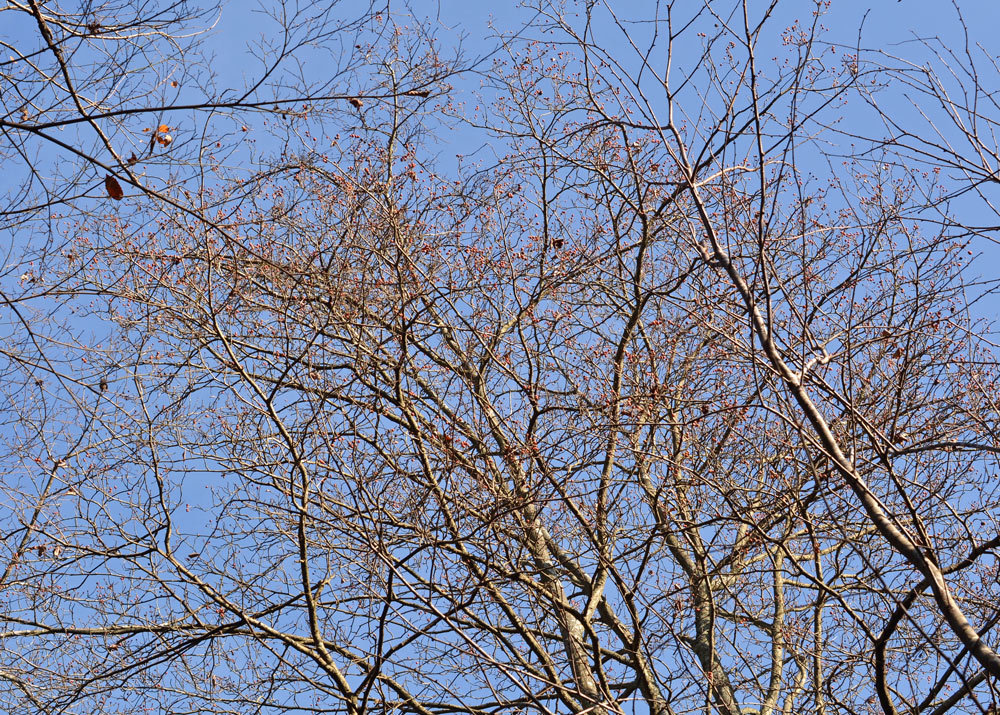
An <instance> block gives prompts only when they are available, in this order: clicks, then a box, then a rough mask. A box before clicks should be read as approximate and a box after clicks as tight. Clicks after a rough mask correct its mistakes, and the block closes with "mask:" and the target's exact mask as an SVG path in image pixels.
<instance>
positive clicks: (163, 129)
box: [156, 124, 170, 134]
mask: <svg viewBox="0 0 1000 715" xmlns="http://www.w3.org/2000/svg"><path fill="white" fill-rule="evenodd" d="M156 131H158V132H159V133H160V134H166V133H167V132H169V131H170V127H168V126H167V125H166V124H161V125H160V126H158V127H157V128H156Z"/></svg>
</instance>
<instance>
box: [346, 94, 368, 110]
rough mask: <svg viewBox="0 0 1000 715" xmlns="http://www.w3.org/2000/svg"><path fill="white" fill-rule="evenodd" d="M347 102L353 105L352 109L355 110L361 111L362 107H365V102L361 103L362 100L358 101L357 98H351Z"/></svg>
mask: <svg viewBox="0 0 1000 715" xmlns="http://www.w3.org/2000/svg"><path fill="white" fill-rule="evenodd" d="M347 101H348V102H349V103H350V105H351V106H352V107H354V108H355V109H361V107H363V106H364V102H362V101H361V100H360V99H358V98H357V97H351V98H350V99H348V100H347Z"/></svg>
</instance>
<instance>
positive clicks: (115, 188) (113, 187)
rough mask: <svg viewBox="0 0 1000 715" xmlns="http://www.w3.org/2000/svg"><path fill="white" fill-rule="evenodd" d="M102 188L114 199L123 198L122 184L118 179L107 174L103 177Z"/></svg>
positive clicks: (119, 199)
mask: <svg viewBox="0 0 1000 715" xmlns="http://www.w3.org/2000/svg"><path fill="white" fill-rule="evenodd" d="M104 188H105V189H107V191H108V196H110V197H111V198H113V199H114V200H115V201H121V200H122V199H123V198H125V192H124V191H122V185H121V184H119V183H118V179H116V178H115V177H113V176H112V175H111V174H108V175H107V176H105V177H104Z"/></svg>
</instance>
